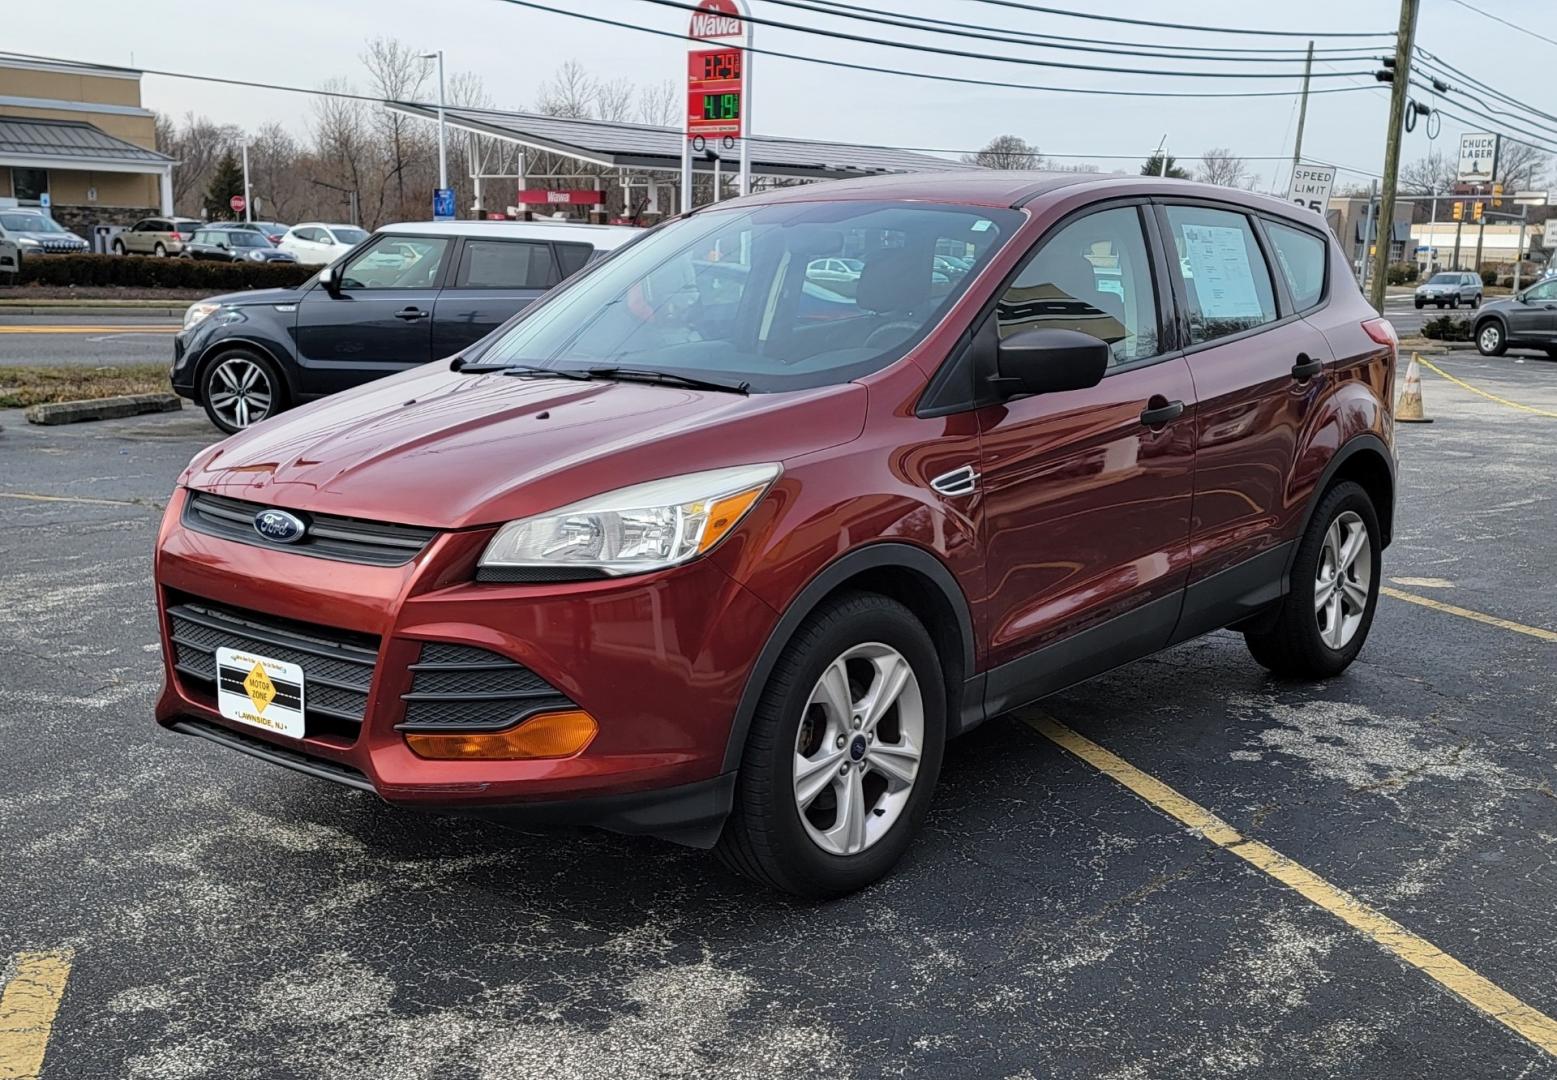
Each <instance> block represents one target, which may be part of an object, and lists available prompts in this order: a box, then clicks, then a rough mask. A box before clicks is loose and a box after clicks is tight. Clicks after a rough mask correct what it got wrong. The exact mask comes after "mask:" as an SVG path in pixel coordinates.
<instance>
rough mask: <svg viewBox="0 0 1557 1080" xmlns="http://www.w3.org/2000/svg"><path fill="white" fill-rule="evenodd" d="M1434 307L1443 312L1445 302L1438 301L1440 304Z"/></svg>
mask: <svg viewBox="0 0 1557 1080" xmlns="http://www.w3.org/2000/svg"><path fill="white" fill-rule="evenodd" d="M1433 306H1434V307H1436V308H1437V309H1438V310H1439V311H1442V310H1443V301H1442V300H1440V301H1438V303H1436V304H1434V305H1433Z"/></svg>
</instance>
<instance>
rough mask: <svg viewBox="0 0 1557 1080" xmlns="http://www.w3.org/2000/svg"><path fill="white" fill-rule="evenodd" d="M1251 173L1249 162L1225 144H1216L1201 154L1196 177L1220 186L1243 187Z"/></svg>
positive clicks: (1202, 181) (1201, 180) (1206, 182)
mask: <svg viewBox="0 0 1557 1080" xmlns="http://www.w3.org/2000/svg"><path fill="white" fill-rule="evenodd" d="M1248 175H1249V163H1248V162H1247V161H1245V160H1244V159H1243V158H1241V157H1239V156H1238V155H1236V154H1234V153H1233V152H1232V151H1231V150H1229V149H1227V147H1225V146H1214V147H1212V148H1211V149H1210V150H1207V151H1205V152H1204V153H1202V154H1201V155H1200V164H1199V166H1197V167H1196V169H1195V179H1196V180H1199V181H1200V182H1201V183H1203V184H1216V185H1217V186H1219V187H1233V188H1235V187H1243V186H1244V181H1245V179H1246V178H1247V177H1248Z"/></svg>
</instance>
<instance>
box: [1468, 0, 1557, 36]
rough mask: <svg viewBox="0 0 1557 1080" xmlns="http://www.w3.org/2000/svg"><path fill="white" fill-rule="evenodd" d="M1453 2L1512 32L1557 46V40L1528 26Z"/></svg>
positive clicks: (1473, 6) (1472, 6)
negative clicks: (1527, 35) (1516, 31)
mask: <svg viewBox="0 0 1557 1080" xmlns="http://www.w3.org/2000/svg"><path fill="white" fill-rule="evenodd" d="M1451 2H1452V3H1456V4H1459V5H1460V6H1461V7H1462V8H1465V9H1466V10H1467V11H1474V12H1475V13H1476V14H1477V15H1483V16H1485V17H1486V18H1489V19H1491V20H1492V21H1493V22H1500V23H1502V24H1503V25H1504V26H1506V27H1508V28H1509V29H1511V30H1518V31H1519V32H1520V33H1521V34H1529V35H1530V36H1531V37H1533V38H1539V39H1540V40H1541V41H1544V42H1546V43H1547V44H1548V45H1557V39H1554V38H1549V37H1547V36H1546V35H1545V34H1537V33H1536V32H1535V31H1534V30H1532V29H1530V28H1529V27H1528V26H1520V25H1519V24H1518V23H1516V22H1509V21H1508V20H1507V19H1505V18H1502V17H1501V16H1498V15H1494V14H1492V12H1490V11H1485V10H1483V9H1481V8H1479V7H1477V6H1476V5H1475V4H1467V3H1466V2H1465V0H1451Z"/></svg>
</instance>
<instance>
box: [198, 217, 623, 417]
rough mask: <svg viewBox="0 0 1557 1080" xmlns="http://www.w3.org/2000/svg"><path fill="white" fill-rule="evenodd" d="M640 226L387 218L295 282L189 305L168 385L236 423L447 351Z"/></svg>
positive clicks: (495, 324) (470, 341)
mask: <svg viewBox="0 0 1557 1080" xmlns="http://www.w3.org/2000/svg"><path fill="white" fill-rule="evenodd" d="M639 233H640V230H637V229H632V228H627V227H625V226H611V225H573V224H566V223H561V222H556V223H553V222H479V221H463V222H459V221H447V222H420V223H411V224H404V225H386V226H385V227H384V228H382V229H380V230H378V232H376V233H374V234H373V235H372V236H370V237H369V238H368V239H367V240H365V241H363V242H362V243H360V244H358V245H357V246H356V247H354V248H352V249H351V251H350V252H348V253H347V254H346V255H345V256H344V257H342V258H341V259H340V260H338V261H337V262H334V263H331V264H330V265H329V266H327V267H325V268H324V269H323V270H321V271H320V272H319V273H317V274H315V275H314V276H313V277H311V278H309V279H308V280H307V281H305V282H304V283H303V284H301V285H299V286H298V287H296V288H295V289H259V290H250V291H248V292H240V293H229V294H227V295H226V296H213V297H211V298H210V299H208V300H203V301H201V302H200V303H198V304H192V305H191V306H190V308H189V311H188V312H186V313H185V315H184V329H183V330H182V331H181V332H180V333H179V334H178V335H177V336H176V337H175V338H174V339H173V371H172V382H173V390H174V391H175V392H176V393H178V394H180V395H181V396H183V397H186V398H189V399H191V400H193V401H198V402H200V403H201V404H202V405H204V406H205V411H206V415H208V416H209V417H210V418H211V422H212V423H214V424H215V425H216V426H217V427H219V428H221V429H222V430H223V431H227V432H233V431H239V430H241V429H243V428H246V427H248V426H249V425H251V424H255V423H258V422H259V421H261V420H263V419H265V418H266V417H267V416H273V415H275V414H276V413H278V412H280V411H281V410H282V409H285V408H287V407H288V406H291V405H295V404H298V403H299V402H303V401H309V400H311V399H313V398H317V397H323V396H324V395H326V394H333V393H335V392H336V391H338V390H345V389H347V388H348V387H352V386H357V385H359V384H361V383H365V382H368V381H369V380H371V379H377V378H379V377H381V376H384V375H390V374H393V373H394V372H397V371H403V370H405V369H406V368H408V367H414V366H415V365H417V364H425V363H427V362H428V361H430V360H434V359H437V358H439V357H444V356H450V355H453V354H454V353H457V352H459V351H460V350H461V349H463V348H465V347H466V346H468V345H471V344H473V343H474V342H476V341H478V340H480V339H481V338H482V337H485V336H486V335H487V334H488V333H489V332H490V331H492V330H494V329H496V328H497V327H498V326H500V325H501V324H502V323H504V322H506V321H507V320H508V318H509V317H510V316H512V315H514V314H515V313H516V312H518V311H520V310H521V309H523V308H524V307H525V306H526V305H528V304H529V303H530V302H531V301H533V300H535V299H536V298H537V297H539V296H540V295H541V294H542V293H543V292H545V290H547V289H549V288H551V287H552V286H553V285H555V284H557V283H558V282H559V281H561V280H562V279H563V278H565V277H567V276H568V275H570V274H572V273H574V272H575V271H577V270H579V269H582V268H583V267H584V265H585V264H586V263H588V262H589V261H590V260H591V259H593V258H594V257H595V256H596V255H597V254H602V253H604V252H607V251H611V250H614V249H616V248H618V247H620V246H621V245H622V244H624V243H626V242H627V241H628V240H631V239H632V238H633V237H635V236H637V235H639ZM250 235H253V236H254V237H255V239H257V240H260V242H261V243H263V242H264V241H263V238H261V237H260V236H259V235H258V234H250ZM255 250H258V249H255ZM271 250H274V249H271Z"/></svg>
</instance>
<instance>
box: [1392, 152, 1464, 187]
mask: <svg viewBox="0 0 1557 1080" xmlns="http://www.w3.org/2000/svg"><path fill="white" fill-rule="evenodd" d="M1454 172H1455V166H1454V162H1453V161H1451V160H1450V159H1448V158H1446V157H1444V156H1443V155H1442V154H1440V153H1437V152H1436V151H1435V152H1432V153H1429V154H1428V155H1427V156H1426V157H1423V158H1417V159H1416V160H1415V161H1411V162H1407V163H1406V164H1404V165H1402V166H1401V167H1400V190H1401V191H1403V192H1405V193H1407V194H1410V195H1442V194H1444V193H1446V192H1447V191H1449V190H1450V189H1451V188H1453V187H1454Z"/></svg>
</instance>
